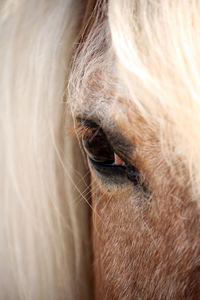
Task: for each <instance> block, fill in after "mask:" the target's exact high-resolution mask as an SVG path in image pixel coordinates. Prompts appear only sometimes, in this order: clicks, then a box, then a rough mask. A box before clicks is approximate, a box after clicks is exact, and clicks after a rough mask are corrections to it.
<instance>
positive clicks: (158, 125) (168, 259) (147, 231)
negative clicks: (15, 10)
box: [74, 27, 200, 299]
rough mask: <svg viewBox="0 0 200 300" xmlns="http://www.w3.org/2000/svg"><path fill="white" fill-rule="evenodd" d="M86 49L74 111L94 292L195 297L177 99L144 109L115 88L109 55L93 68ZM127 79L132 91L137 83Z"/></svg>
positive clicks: (194, 233) (193, 240) (195, 262)
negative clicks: (85, 177) (87, 187)
mask: <svg viewBox="0 0 200 300" xmlns="http://www.w3.org/2000/svg"><path fill="white" fill-rule="evenodd" d="M101 29H102V27H101ZM92 38H93V39H94V40H95V36H93V37H92ZM100 44H101V45H103V46H102V47H100V50H102V49H105V48H106V46H105V44H102V43H100ZM91 49H92V47H91V48H90V47H89V50H88V52H87V49H84V50H83V53H85V55H86V54H88V56H90V55H91V57H90V58H89V60H90V59H91V62H90V66H88V65H87V66H85V67H84V70H85V73H82V74H84V78H83V81H84V80H85V81H86V84H84V88H83V89H82V91H83V93H82V94H81V93H80V97H79V100H80V99H81V101H78V105H76V104H74V112H75V117H76V119H77V125H78V132H79V135H80V136H81V138H82V141H83V147H84V148H85V150H86V154H87V158H88V165H89V168H90V172H91V196H92V244H93V257H94V278H95V295H96V298H97V299H183V298H184V299H198V297H199V293H200V280H199V278H200V264H199V263H200V262H199V257H200V247H199V211H198V207H197V197H195V196H194V187H193V186H192V185H191V184H190V183H191V170H190V169H189V167H188V165H187V163H186V162H185V152H184V151H183V153H182V152H179V151H176V144H174V141H175V138H174V136H175V134H174V132H176V131H177V132H179V128H178V127H176V123H175V122H173V120H174V119H173V118H172V119H171V114H170V109H172V110H177V111H176V114H177V118H179V116H178V109H177V107H179V105H178V106H177V107H175V108H174V107H170V106H169V111H167V110H165V109H163V107H162V106H161V105H160V103H159V101H158V102H156V101H157V99H153V96H154V95H152V99H150V100H149V102H146V103H145V104H144V106H143V108H144V111H143V110H142V109H140V107H139V106H138V105H137V104H136V103H135V102H134V101H132V100H133V99H128V97H127V94H128V93H127V90H126V88H123V87H122V88H121V87H120V88H118V87H116V86H117V85H118V86H119V78H118V80H117V79H116V78H114V77H115V75H116V74H115V67H116V65H117V63H116V60H115V59H113V56H112V55H110V56H109V55H107V57H106V64H104V67H105V68H104V69H103V71H102V68H100V69H99V70H98V61H97V62H96V61H95V55H94V52H92V51H91ZM93 49H94V47H93ZM84 51H86V52H84ZM94 51H96V48H95V49H94ZM109 51H110V50H108V52H109ZM152 51H153V50H152ZM105 52H106V50H105ZM109 54H110V52H109ZM163 55H164V54H163ZM83 57H84V56H82V59H83ZM99 57H100V58H99V65H100V66H101V64H102V57H101V56H100V55H99ZM109 57H110V61H109ZM86 60H87V59H86ZM113 61H114V63H115V66H113ZM93 65H94V67H93V68H92V67H91V66H93ZM152 65H153V60H152ZM90 67H91V68H90ZM87 68H88V69H89V70H91V71H89V72H88V70H87ZM119 68H120V66H119V67H116V70H118V71H119ZM87 72H88V75H85V74H87ZM164 72H165V70H164V69H163V73H164ZM80 74H81V72H80ZM123 76H124V77H125V75H123ZM123 76H122V77H123ZM130 76H131V75H130ZM111 78H112V80H111ZM113 78H114V79H113ZM131 80H132V84H133V85H134V84H135V85H137V86H136V87H135V89H136V94H137V95H138V98H139V96H140V95H141V94H142V93H141V92H140V91H139V90H140V88H141V89H142V88H143V86H142V83H141V82H140V81H138V78H136V77H134V76H132V78H131V79H130V81H129V84H130V83H131ZM122 81H123V78H122ZM127 81H128V80H127ZM111 82H112V83H111ZM113 82H114V84H113ZM116 82H117V83H116ZM115 83H116V86H115ZM120 84H121V82H120ZM127 85H128V84H127ZM129 87H130V85H129ZM129 87H128V88H129ZM128 88H127V89H128ZM137 91H138V93H137ZM123 92H124V95H123ZM170 92H172V90H171V89H170ZM164 96H165V95H164ZM153 100H154V103H153V102H152V104H151V102H150V101H153ZM151 108H152V111H151ZM158 112H159V118H158V114H157V113H158ZM179 113H180V114H182V111H180V112H179ZM180 120H181V118H180ZM177 141H180V145H181V147H183V148H184V142H185V143H186V141H187V139H186V140H185V139H182V138H180V136H179V135H178V134H177ZM189 141H190V139H188V142H189ZM186 144H187V143H186ZM186 146H187V147H185V149H189V148H188V147H189V146H188V145H186ZM191 149H192V144H191Z"/></svg>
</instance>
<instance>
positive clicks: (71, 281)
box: [0, 0, 91, 300]
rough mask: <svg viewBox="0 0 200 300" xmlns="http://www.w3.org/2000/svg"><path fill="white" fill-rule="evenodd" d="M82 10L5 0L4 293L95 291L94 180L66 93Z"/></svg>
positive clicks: (1, 59) (0, 161)
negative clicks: (90, 192) (86, 195)
mask: <svg viewBox="0 0 200 300" xmlns="http://www.w3.org/2000/svg"><path fill="white" fill-rule="evenodd" d="M83 10H84V5H83V2H82V1H75V3H73V1H67V0H58V1H51V0H50V1H46V0H42V1H35V0H29V1H23V0H22V1H9V0H8V1H2V2H1V4H0V40H1V47H0V65H1V72H0V90H1V102H0V103H1V110H0V111H1V112H0V115H1V117H0V132H1V156H0V166H1V172H0V176H1V181H0V193H1V209H0V220H1V221H0V224H1V230H0V269H1V272H0V299H6V300H9V299H15V300H17V299H44V300H46V299H89V292H88V291H89V289H88V286H89V278H90V276H88V274H89V273H90V269H91V267H90V263H89V261H90V253H89V236H88V234H89V232H88V228H89V218H88V212H87V209H86V202H85V201H83V199H82V196H81V193H83V192H84V191H85V190H86V188H87V184H88V183H87V180H86V179H85V180H84V179H81V178H82V174H83V173H84V174H85V167H84V165H83V163H82V159H81V156H80V155H81V154H80V150H79V149H78V145H77V143H76V141H75V138H74V137H72V135H70V134H68V127H69V126H70V125H71V121H70V116H69V112H68V108H67V106H66V97H65V94H66V84H67V74H68V69H69V63H70V61H69V60H70V58H71V55H72V50H73V47H74V45H75V42H76V41H77V36H78V32H79V30H80V25H81V22H82V21H81V18H82V15H83ZM75 168H76V169H77V170H78V171H75V170H74V169H75ZM85 274H86V275H85Z"/></svg>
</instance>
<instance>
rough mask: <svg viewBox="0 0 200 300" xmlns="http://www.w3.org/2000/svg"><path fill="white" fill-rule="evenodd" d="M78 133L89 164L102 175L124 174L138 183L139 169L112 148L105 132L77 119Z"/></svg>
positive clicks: (95, 125) (88, 122) (136, 184)
mask: <svg viewBox="0 0 200 300" xmlns="http://www.w3.org/2000/svg"><path fill="white" fill-rule="evenodd" d="M78 135H79V136H80V137H81V139H82V144H83V148H84V150H85V152H86V154H87V157H88V160H89V162H90V164H92V166H93V167H94V168H95V169H96V170H97V171H98V172H99V173H101V174H102V175H109V176H110V175H111V174H112V178H113V176H117V175H120V174H121V175H123V176H124V175H126V178H127V179H128V180H129V181H131V182H133V184H134V185H135V186H138V185H140V177H139V171H138V170H137V169H136V168H135V167H134V166H132V165H130V164H128V163H127V162H126V161H125V160H124V159H123V158H121V157H120V155H118V154H117V153H116V151H115V149H113V147H112V145H111V143H110V142H109V140H108V138H107V136H106V134H105V133H104V132H103V130H102V128H101V127H99V126H98V125H97V124H95V123H93V122H90V121H87V120H81V121H80V120H79V130H78Z"/></svg>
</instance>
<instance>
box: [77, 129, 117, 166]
mask: <svg viewBox="0 0 200 300" xmlns="http://www.w3.org/2000/svg"><path fill="white" fill-rule="evenodd" d="M83 146H84V148H85V151H86V153H87V155H88V157H89V158H90V159H92V160H93V161H95V162H98V163H104V164H113V163H114V161H115V154H114V151H113V149H112V147H111V145H110V144H109V142H108V140H107V137H106V135H105V134H104V132H103V130H102V129H101V128H91V130H90V131H89V132H88V133H87V135H85V136H84V137H83Z"/></svg>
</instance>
